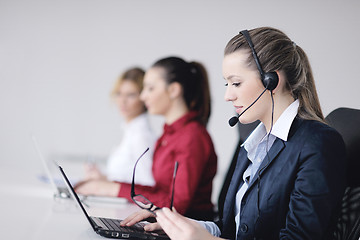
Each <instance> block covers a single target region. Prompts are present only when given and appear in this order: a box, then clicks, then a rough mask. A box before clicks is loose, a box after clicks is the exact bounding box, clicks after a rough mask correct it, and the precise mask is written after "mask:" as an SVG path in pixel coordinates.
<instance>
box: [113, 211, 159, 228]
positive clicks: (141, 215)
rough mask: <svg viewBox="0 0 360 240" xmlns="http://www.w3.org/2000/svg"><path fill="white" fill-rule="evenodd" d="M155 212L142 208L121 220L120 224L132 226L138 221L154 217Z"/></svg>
mask: <svg viewBox="0 0 360 240" xmlns="http://www.w3.org/2000/svg"><path fill="white" fill-rule="evenodd" d="M152 216H153V214H152V213H150V212H148V211H146V210H141V211H139V212H135V213H133V214H131V215H129V216H128V217H127V218H125V219H124V220H122V221H121V222H120V226H132V225H134V224H135V223H137V222H140V221H143V220H144V219H146V218H149V217H152Z"/></svg>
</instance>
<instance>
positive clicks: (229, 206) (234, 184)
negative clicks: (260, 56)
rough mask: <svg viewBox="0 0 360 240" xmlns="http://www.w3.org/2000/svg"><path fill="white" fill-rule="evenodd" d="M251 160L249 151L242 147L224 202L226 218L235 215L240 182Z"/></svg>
mask: <svg viewBox="0 0 360 240" xmlns="http://www.w3.org/2000/svg"><path fill="white" fill-rule="evenodd" d="M249 163H250V161H249V160H247V152H246V151H245V149H244V148H241V149H240V152H239V156H238V159H237V163H236V167H235V170H234V174H233V176H232V178H231V182H230V185H229V189H228V191H227V194H226V198H225V202H224V220H225V221H226V218H227V217H229V216H233V212H234V210H233V209H234V204H235V196H236V193H237V191H238V190H239V186H240V183H241V181H242V175H243V173H244V171H245V170H246V168H247V167H248V166H249Z"/></svg>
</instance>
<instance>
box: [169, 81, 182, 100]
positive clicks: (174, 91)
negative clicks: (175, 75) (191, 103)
mask: <svg viewBox="0 0 360 240" xmlns="http://www.w3.org/2000/svg"><path fill="white" fill-rule="evenodd" d="M168 92H169V96H170V99H175V98H178V97H179V96H182V86H181V84H180V83H178V82H173V83H170V84H169V85H168Z"/></svg>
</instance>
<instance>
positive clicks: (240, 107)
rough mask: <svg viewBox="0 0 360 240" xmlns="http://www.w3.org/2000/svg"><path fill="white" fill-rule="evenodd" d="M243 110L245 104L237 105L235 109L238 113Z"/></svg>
mask: <svg viewBox="0 0 360 240" xmlns="http://www.w3.org/2000/svg"><path fill="white" fill-rule="evenodd" d="M242 110H243V106H235V111H236V112H237V114H240V113H241V112H242Z"/></svg>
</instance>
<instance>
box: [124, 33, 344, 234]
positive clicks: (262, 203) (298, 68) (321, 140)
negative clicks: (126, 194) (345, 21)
mask: <svg viewBox="0 0 360 240" xmlns="http://www.w3.org/2000/svg"><path fill="white" fill-rule="evenodd" d="M222 69H223V76H224V79H225V86H226V91H225V100H226V101H230V102H232V104H233V105H234V107H235V110H236V112H237V113H238V114H239V116H238V117H237V118H238V119H237V118H235V120H231V125H233V124H235V123H236V121H237V120H239V121H240V122H241V123H251V122H254V121H256V120H260V121H261V123H260V124H259V125H258V127H257V128H256V129H255V130H254V131H253V132H252V133H251V135H250V136H249V137H248V138H247V140H246V141H245V142H244V144H243V147H242V148H241V150H240V152H239V155H238V161H237V165H236V168H235V170H234V174H233V176H232V180H231V183H230V186H229V188H228V191H227V195H226V199H225V203H224V208H223V209H224V212H223V217H222V219H221V220H220V221H219V222H217V223H214V222H206V221H205V222H204V221H194V220H191V219H189V218H185V217H183V216H181V215H180V214H179V213H177V212H176V211H171V210H170V209H169V208H163V209H162V210H158V211H156V220H157V223H152V224H149V225H147V226H146V227H145V229H146V230H148V231H151V230H155V229H160V228H162V229H163V230H164V231H165V232H166V233H167V235H168V236H169V237H170V238H171V239H181V240H187V239H192V240H198V239H219V238H223V239H239V240H240V239H267V240H269V239H270V240H272V239H332V235H333V231H334V228H335V225H336V220H337V216H338V214H339V211H340V205H341V199H342V196H343V193H344V189H345V146H344V142H343V140H342V137H341V136H340V134H339V133H338V132H337V131H335V130H334V129H333V128H331V127H329V126H328V125H326V124H325V122H324V117H323V114H322V111H321V108H320V104H319V100H318V96H317V92H316V88H315V82H314V78H313V75H312V71H311V67H310V64H309V61H308V58H307V56H306V54H305V52H304V51H303V50H302V48H301V47H299V46H298V45H297V44H295V43H294V42H292V41H291V40H290V39H289V38H288V37H287V36H286V35H285V34H284V33H283V32H281V31H279V30H277V29H274V28H268V27H263V28H256V29H253V30H250V31H242V32H240V33H239V34H238V35H236V36H234V37H233V38H232V39H231V40H230V41H229V42H228V44H227V46H226V48H225V54H224V59H223V65H222ZM249 106H251V107H250V108H248V107H249ZM147 216H150V213H147V212H142V213H141V214H138V215H132V216H129V217H128V218H127V219H125V220H124V221H123V222H122V223H121V225H132V224H133V223H134V222H136V221H139V220H140V219H144V218H146V217H147Z"/></svg>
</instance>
